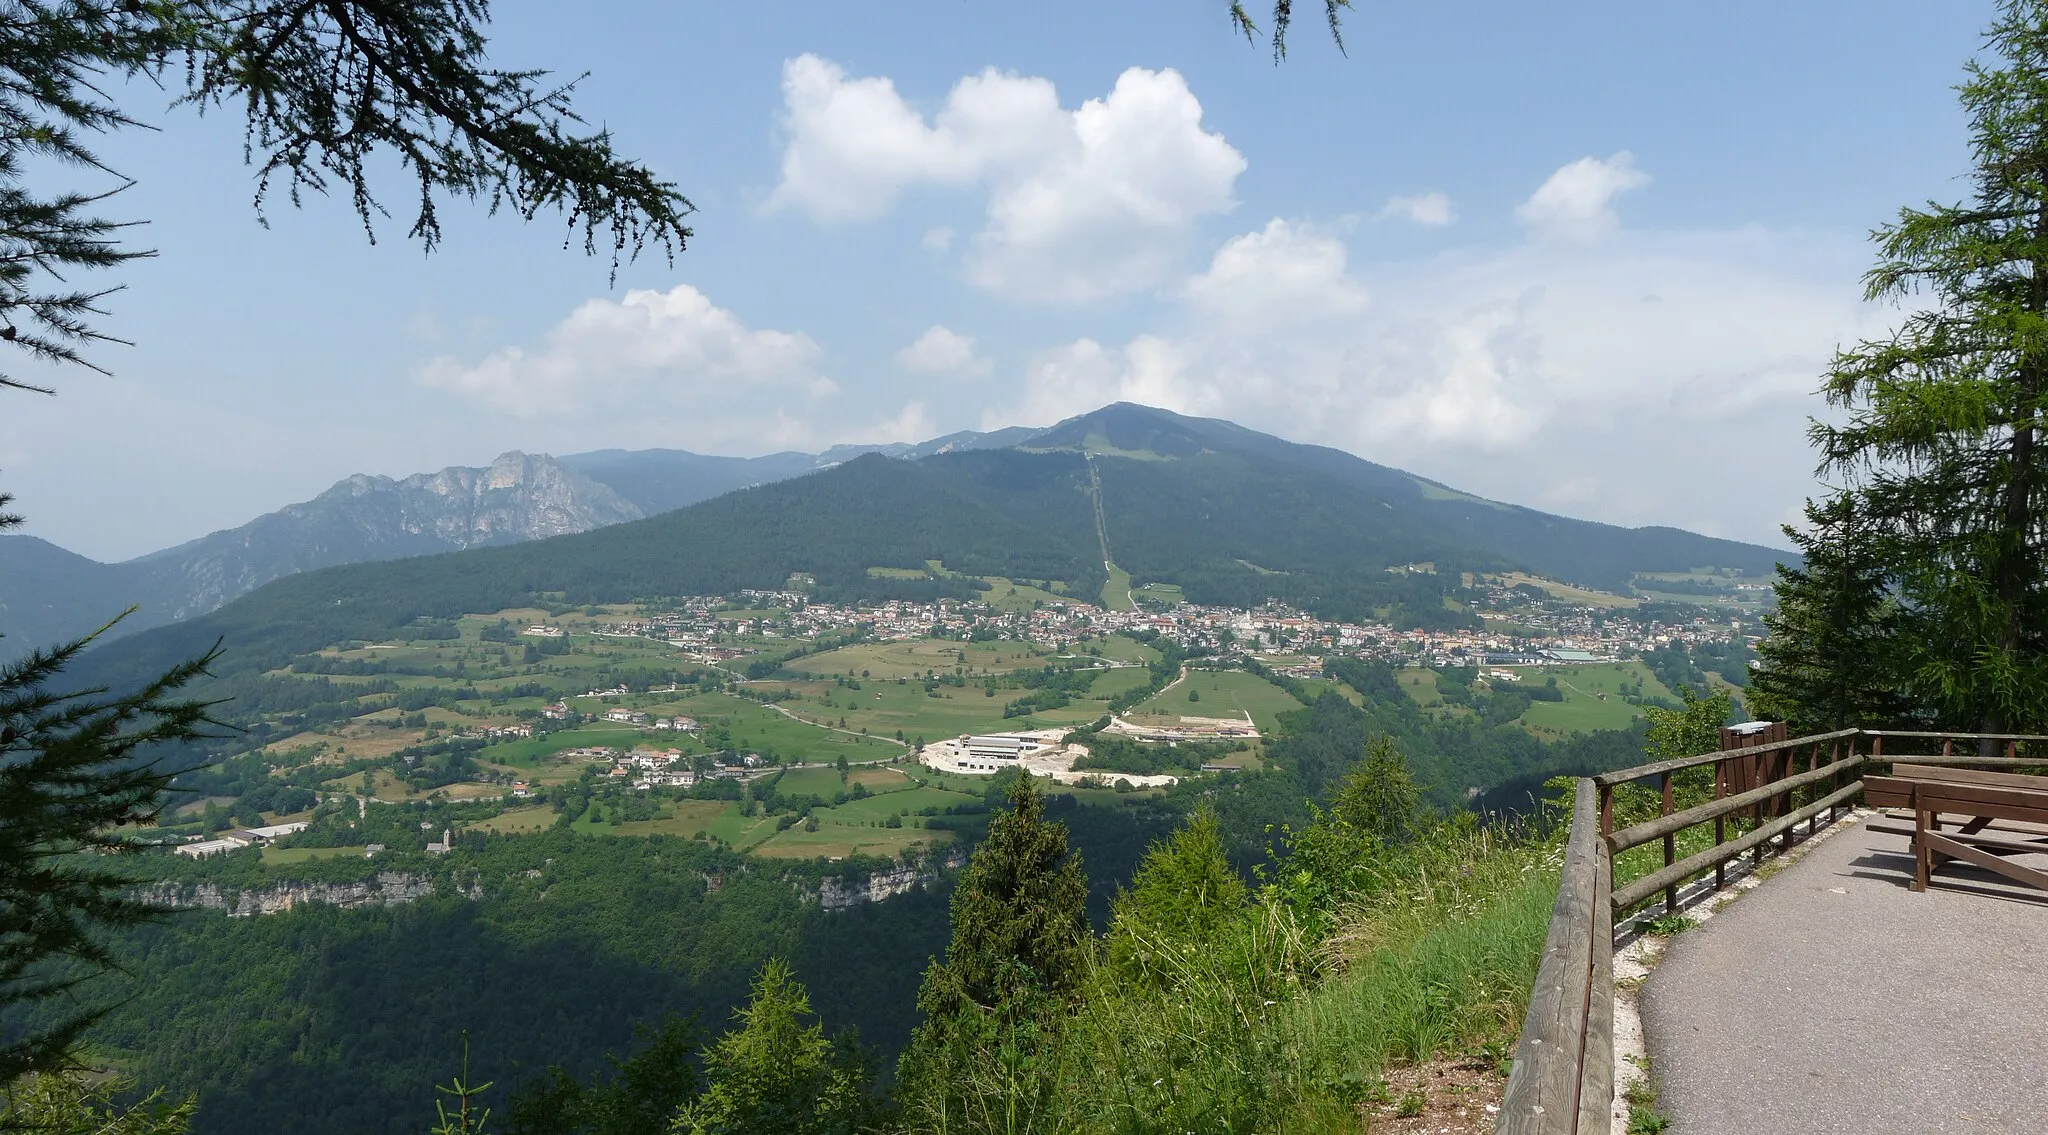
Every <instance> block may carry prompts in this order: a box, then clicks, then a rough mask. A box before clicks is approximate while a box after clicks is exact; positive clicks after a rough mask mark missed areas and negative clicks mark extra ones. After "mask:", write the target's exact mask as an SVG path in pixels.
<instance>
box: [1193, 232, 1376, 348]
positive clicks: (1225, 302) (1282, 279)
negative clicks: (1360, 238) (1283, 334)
mask: <svg viewBox="0 0 2048 1135" xmlns="http://www.w3.org/2000/svg"><path fill="white" fill-rule="evenodd" d="M1349 256H1350V254H1349V252H1348V251H1347V250H1346V249H1345V247H1344V242H1343V241H1341V240H1338V239H1337V238H1336V237H1334V236H1332V235H1330V234H1329V233H1327V232H1324V231H1321V230H1318V229H1316V228H1313V227H1310V226H1304V225H1300V224H1291V223H1289V222H1287V221H1284V220H1281V219H1279V218H1277V217H1276V218H1274V219H1273V220H1272V221H1269V222H1267V224H1266V227H1265V228H1263V229H1261V230H1259V231H1258V232H1252V233H1245V234H1244V235H1242V236H1237V237H1232V238H1231V239H1230V240H1228V241H1225V242H1224V244H1223V247H1222V248H1220V249H1218V250H1217V252H1216V255H1215V256H1214V257H1213V258H1212V259H1211V260H1210V262H1209V269H1208V271H1206V272H1203V273H1201V274H1200V275H1197V276H1195V277H1193V278H1191V279H1190V280H1188V282H1187V283H1186V284H1185V285H1184V286H1183V288H1182V293H1183V295H1185V296H1186V297H1187V299H1188V300H1189V301H1191V303H1192V304H1193V305H1194V306H1195V307H1197V308H1199V309H1200V310H1201V311H1202V312H1203V314H1204V315H1205V316H1207V317H1209V318H1210V319H1213V320H1217V321H1221V322H1223V323H1225V324H1228V325H1231V326H1235V327H1243V328H1256V329H1259V330H1262V331H1265V330H1271V331H1277V330H1281V329H1285V328H1289V327H1296V326H1300V325H1303V324H1309V323H1317V322H1324V321H1331V320H1342V319H1345V318H1348V317H1352V316H1356V315H1357V314H1359V313H1360V312H1362V311H1364V310H1365V308H1366V306H1367V304H1368V302H1369V299H1368V296H1367V294H1366V290H1365V288H1364V286H1363V285H1361V284H1360V283H1359V282H1358V281H1357V280H1355V279H1353V278H1352V277H1351V275H1350V273H1349V271H1348V266H1347V261H1348V259H1349Z"/></svg>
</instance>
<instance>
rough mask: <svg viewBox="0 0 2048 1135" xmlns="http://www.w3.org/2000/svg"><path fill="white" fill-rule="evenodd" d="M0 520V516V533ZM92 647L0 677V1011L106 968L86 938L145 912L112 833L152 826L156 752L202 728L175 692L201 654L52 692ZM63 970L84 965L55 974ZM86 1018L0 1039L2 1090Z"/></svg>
mask: <svg viewBox="0 0 2048 1135" xmlns="http://www.w3.org/2000/svg"><path fill="white" fill-rule="evenodd" d="M6 500H7V498H6V497H4V496H0V506H4V505H5V504H6ZM10 519H11V518H8V517H0V528H4V527H5V526H6V524H7V521H8V520H10ZM90 641H91V640H90V639H86V640H81V641H78V642H73V643H69V644H66V645H64V646H60V647H57V648H56V649H54V650H38V651H34V652H32V653H30V654H29V656H28V657H26V658H23V659H21V660H20V661H17V662H11V663H7V664H6V665H4V666H0V1008H4V1007H6V1006H8V1005H10V1004H15V1005H19V1004H26V1003H34V1002H41V1001H50V1000H56V999H59V998H64V999H69V998H74V997H76V996H77V994H78V985H79V983H80V982H81V981H82V980H83V976H82V975H84V974H87V973H90V972H92V971H93V970H96V969H99V968H103V967H105V966H106V965H108V964H110V962H111V959H109V958H108V956H107V954H106V951H105V949H104V948H103V947H102V945H101V943H100V941H99V938H98V933H99V932H100V931H102V930H104V929H106V928H108V927H112V926H121V925H132V924H134V923H137V922H140V921H143V920H145V919H147V918H149V917H151V915H152V914H153V913H155V908H153V907H150V906H148V905H147V904H145V903H143V902H141V901H139V900H137V899H136V898H134V897H133V896H132V895H130V894H129V893H128V890H129V886H130V880H129V879H128V878H127V876H126V875H124V874H123V873H122V872H120V871H118V870H116V869H115V868H114V866H113V861H112V858H111V855H112V854H113V853H120V852H126V851H132V850H135V849H136V847H137V846H138V845H137V844H136V843H135V842H134V841H133V840H131V838H130V837H129V836H127V835H125V834H123V833H122V832H121V831H120V829H121V827H122V826H123V825H134V824H146V823H154V822H155V820H156V817H157V814H158V811H159V809H160V808H161V806H162V801H163V794H164V789H165V788H166V787H168V786H169V784H170V780H171V777H172V775H173V773H174V772H175V771H176V770H175V769H174V768H171V767H169V766H167V765H166V764H165V763H164V761H163V757H162V745H163V743H165V742H171V741H178V740H187V739H190V738H193V737H196V736H198V735H199V733H200V731H201V730H202V729H203V728H204V727H205V726H206V724H207V718H206V708H207V707H206V706H205V704H204V703H201V702H198V701H195V700H192V699H189V698H181V697H179V696H178V694H177V691H178V689H179V688H180V687H181V686H183V685H185V683H187V682H189V681H190V680H192V679H193V678H195V677H197V676H198V675H199V674H200V673H202V672H203V671H204V670H205V667H206V666H207V664H208V663H210V662H211V661H212V660H213V656H212V655H210V654H209V655H207V656H206V657H203V658H199V659H196V660H194V661H192V662H189V663H186V664H185V665H183V666H179V667H176V668H174V669H172V670H171V671H170V672H168V673H166V674H164V675H163V676H162V677H160V678H158V679H157V680H156V681H155V682H152V683H150V684H148V685H146V686H144V687H143V688H142V689H140V690H137V691H134V692H132V693H129V694H125V695H121V696H111V695H109V694H108V693H107V691H106V690H104V689H86V690H74V691H68V692H67V691H59V690H56V689H53V688H52V684H53V683H54V682H55V681H56V679H57V677H58V675H59V674H61V673H62V672H63V670H64V668H65V667H66V666H67V665H69V664H70V663H71V662H72V661H74V660H75V659H76V658H77V656H78V655H79V653H80V652H82V651H83V650H84V649H85V647H86V645H87V644H88V643H89V642H90ZM152 749H154V750H155V755H151V753H152ZM79 851H94V852H101V853H107V854H102V855H94V856H80V855H78V854H76V853H77V852H79ZM63 960H68V961H70V962H72V963H83V966H82V967H81V966H78V965H72V966H70V967H68V968H65V969H62V970H58V969H56V968H54V963H58V962H60V961H63ZM98 1017H99V1013H98V1012H95V1011H91V1010H85V1009H81V1010H79V1011H77V1012H75V1013H72V1014H70V1015H68V1016H65V1017H63V1018H61V1019H60V1020H58V1022H57V1023H55V1024H54V1025H51V1026H48V1027H45V1028H42V1029H40V1030H35V1031H30V1032H28V1033H26V1034H21V1033H16V1034H14V1035H11V1036H9V1037H8V1038H7V1039H6V1040H5V1042H4V1043H0V1084H5V1083H8V1082H11V1081H13V1080H14V1079H16V1078H17V1077H19V1076H21V1075H23V1074H24V1073H28V1072H33V1071H38V1070H45V1071H47V1070H51V1069H55V1068H58V1067H60V1066H61V1065H62V1064H63V1063H64V1060H65V1054H66V1052H67V1051H68V1049H69V1048H70V1046H71V1044H72V1042H73V1041H75V1040H76V1039H77V1038H78V1036H79V1034H80V1033H82V1032H83V1031H84V1030H85V1028H86V1027H87V1026H88V1025H90V1024H91V1023H92V1022H93V1021H94V1020H96V1019H98ZM52 1090H54V1089H52ZM37 1098H41V1097H37Z"/></svg>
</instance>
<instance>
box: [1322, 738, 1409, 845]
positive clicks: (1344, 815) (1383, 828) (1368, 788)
mask: <svg viewBox="0 0 2048 1135" xmlns="http://www.w3.org/2000/svg"><path fill="white" fill-rule="evenodd" d="M1421 796H1422V794H1421V790H1420V789H1418V788H1416V786H1415V777H1414V776H1413V774H1411V773H1410V772H1409V771H1408V759H1407V758H1406V757H1404V756H1402V755H1401V750H1400V749H1399V748H1398V747H1397V746H1395V744H1394V739H1393V738H1392V737H1389V736H1387V735H1386V734H1384V733H1382V734H1380V735H1379V736H1377V737H1374V738H1373V739H1372V740H1371V741H1369V742H1367V743H1366V746H1365V759H1364V760H1362V761H1360V762H1359V763H1358V766H1357V767H1356V768H1354V769H1352V770H1351V772H1350V774H1349V775H1347V776H1346V777H1345V778H1344V783H1343V784H1342V786H1340V787H1339V788H1338V789H1337V795H1336V798H1335V799H1333V800H1332V801H1331V802H1330V811H1331V812H1332V814H1333V815H1334V816H1335V817H1336V819H1337V820H1338V821H1339V822H1341V823H1343V824H1346V825H1349V826H1350V827H1351V828H1352V829H1354V830H1356V831H1360V832H1364V833H1366V834H1368V835H1370V836H1372V837H1373V838H1374V839H1376V840H1378V841H1380V842H1382V843H1392V842H1394V841H1395V840H1398V839H1400V838H1401V837H1403V836H1405V835H1407V834H1408V832H1409V830H1410V829H1411V828H1412V827H1413V826H1414V824H1415V821H1416V818H1417V814H1418V813H1417V805H1418V803H1419V802H1420V800H1421Z"/></svg>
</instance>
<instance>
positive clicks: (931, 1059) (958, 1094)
mask: <svg viewBox="0 0 2048 1135" xmlns="http://www.w3.org/2000/svg"><path fill="white" fill-rule="evenodd" d="M1009 805H1010V806H1009V808H1008V810H1006V811H1003V812H999V813H997V815H996V817H995V819H994V820H993V821H992V822H991V823H990V824H989V832H988V838H987V839H986V840H984V841H983V842H982V845H981V846H980V847H978V848H976V849H975V852H974V857H973V859H971V860H969V861H968V865H967V870H966V871H965V872H964V873H963V874H962V876H961V879H960V886H959V889H957V890H955V891H954V892H953V941H952V943H951V945H949V946H948V947H947V950H946V957H945V960H944V961H935V962H933V963H932V965H931V968H930V969H928V970H927V971H926V972H925V978H924V985H923V987H922V988H921V989H920V990H919V991H918V995H917V1007H918V1011H919V1012H920V1013H921V1014H923V1017H924V1020H923V1022H922V1023H920V1024H919V1025H918V1027H917V1031H916V1032H915V1033H914V1034H913V1035H912V1037H911V1041H910V1047H909V1048H907V1049H905V1050H904V1053H903V1058H902V1061H901V1063H900V1065H899V1071H898V1080H899V1082H900V1084H901V1085H902V1099H903V1105H904V1108H905V1111H906V1118H908V1119H909V1120H910V1121H911V1123H912V1126H913V1128H914V1129H915V1130H919V1131H931V1132H947V1131H977V1132H980V1131H1005V1132H1020V1131H1027V1130H1031V1129H1033V1125H1034V1121H1035V1118H1036V1117H1038V1116H1040V1115H1043V1114H1044V1113H1045V1111H1046V1105H1047V1103H1048V1099H1049V1097H1048V1095H1047V1093H1048V1092H1050V1091H1051V1090H1052V1088H1053V1085H1054V1084H1056V1083H1057V1080H1058V1077H1057V1072H1056V1069H1055V1068H1053V1067H1051V1066H1050V1062H1051V1061H1052V1060H1053V1059H1055V1053H1056V1050H1057V1048H1058V1045H1057V1038H1058V1035H1059V1031H1060V1027H1061V1025H1062V1024H1063V1023H1064V1019H1065V1018H1066V1016H1067V1014H1068V1013H1069V1012H1071V1010H1072V1008H1073V1005H1074V1003H1075V1001H1076V999H1077V998H1078V997H1079V995H1080V991H1081V984H1082V981H1083V979H1084V977H1085V976H1086V973H1087V966H1088V963H1089V950H1090V949H1091V941H1090V935H1089V931H1088V921H1087V913H1086V904H1087V900H1088V882H1087V878H1086V877H1085V876H1084V875H1083V873H1082V868H1081V857H1080V855H1079V854H1077V853H1075V852H1074V851H1072V850H1071V849H1070V848H1068V846H1067V827H1066V825H1065V824H1062V823H1057V822H1055V821H1052V820H1049V819H1047V818H1046V815H1045V798H1044V797H1043V796H1041V795H1040V794H1039V791H1038V788H1037V785H1036V784H1035V783H1034V781H1033V778H1032V777H1030V776H1020V777H1018V778H1017V779H1016V781H1015V782H1014V783H1013V784H1012V785H1011V786H1010V793H1009Z"/></svg>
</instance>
